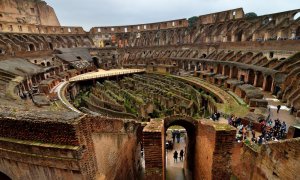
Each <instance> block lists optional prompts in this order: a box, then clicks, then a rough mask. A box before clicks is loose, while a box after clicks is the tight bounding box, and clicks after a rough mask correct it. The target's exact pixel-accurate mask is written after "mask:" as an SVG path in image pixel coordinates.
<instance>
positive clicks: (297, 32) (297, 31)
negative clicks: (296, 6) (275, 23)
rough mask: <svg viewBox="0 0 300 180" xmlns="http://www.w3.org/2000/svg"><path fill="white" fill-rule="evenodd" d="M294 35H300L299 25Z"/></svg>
mask: <svg viewBox="0 0 300 180" xmlns="http://www.w3.org/2000/svg"><path fill="white" fill-rule="evenodd" d="M296 37H300V26H299V27H298V28H297V30H296Z"/></svg>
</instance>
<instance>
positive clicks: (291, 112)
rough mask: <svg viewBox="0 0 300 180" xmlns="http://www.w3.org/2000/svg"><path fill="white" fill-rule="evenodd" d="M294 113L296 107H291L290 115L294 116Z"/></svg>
mask: <svg viewBox="0 0 300 180" xmlns="http://www.w3.org/2000/svg"><path fill="white" fill-rule="evenodd" d="M294 112H295V107H294V106H292V107H291V110H290V115H293V114H294Z"/></svg>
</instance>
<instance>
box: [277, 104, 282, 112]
mask: <svg viewBox="0 0 300 180" xmlns="http://www.w3.org/2000/svg"><path fill="white" fill-rule="evenodd" d="M280 108H281V106H280V104H279V105H278V106H277V113H279V110H280Z"/></svg>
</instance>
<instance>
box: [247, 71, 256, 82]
mask: <svg viewBox="0 0 300 180" xmlns="http://www.w3.org/2000/svg"><path fill="white" fill-rule="evenodd" d="M254 79H255V73H254V71H253V69H250V70H249V73H248V84H251V85H253V84H254Z"/></svg>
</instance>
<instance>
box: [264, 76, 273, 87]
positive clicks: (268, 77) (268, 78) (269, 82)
mask: <svg viewBox="0 0 300 180" xmlns="http://www.w3.org/2000/svg"><path fill="white" fill-rule="evenodd" d="M272 84H273V78H272V76H271V75H268V76H267V78H266V82H265V88H264V90H265V91H271V90H272Z"/></svg>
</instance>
